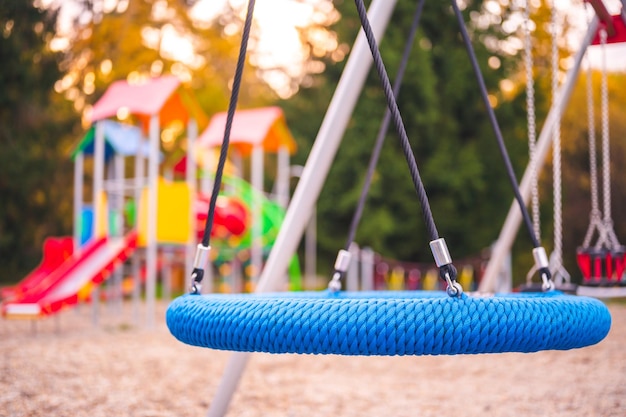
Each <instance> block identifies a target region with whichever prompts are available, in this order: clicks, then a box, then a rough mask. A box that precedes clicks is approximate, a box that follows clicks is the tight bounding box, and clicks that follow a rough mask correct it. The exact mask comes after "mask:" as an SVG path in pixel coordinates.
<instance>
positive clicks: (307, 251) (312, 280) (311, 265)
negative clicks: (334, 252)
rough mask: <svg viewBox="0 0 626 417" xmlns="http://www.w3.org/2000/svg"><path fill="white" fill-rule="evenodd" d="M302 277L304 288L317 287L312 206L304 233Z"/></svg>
mask: <svg viewBox="0 0 626 417" xmlns="http://www.w3.org/2000/svg"><path fill="white" fill-rule="evenodd" d="M304 279H305V282H306V289H307V290H312V289H317V210H316V209H315V207H313V210H312V213H311V218H310V219H309V222H308V223H307V226H306V234H305V235H304Z"/></svg>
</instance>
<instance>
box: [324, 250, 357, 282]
mask: <svg viewBox="0 0 626 417" xmlns="http://www.w3.org/2000/svg"><path fill="white" fill-rule="evenodd" d="M351 260H352V254H351V253H350V252H349V251H347V250H345V249H341V250H340V251H339V252H338V253H337V259H335V272H334V273H333V278H332V279H331V280H330V282H329V283H328V289H329V290H330V291H332V292H337V291H340V290H341V277H343V276H344V275H345V274H346V272H347V271H348V268H349V267H350V261H351Z"/></svg>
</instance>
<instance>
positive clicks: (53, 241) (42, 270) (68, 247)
mask: <svg viewBox="0 0 626 417" xmlns="http://www.w3.org/2000/svg"><path fill="white" fill-rule="evenodd" d="M73 253H74V240H73V239H72V238H71V237H49V238H47V239H46V240H44V242H43V257H42V260H41V263H40V264H39V265H38V266H37V267H36V268H35V269H33V271H32V272H31V273H30V274H28V275H27V276H26V277H25V278H24V279H23V280H21V281H20V282H18V283H17V284H16V285H14V286H11V287H5V288H0V298H2V300H4V301H8V300H13V299H16V298H17V299H19V298H21V297H22V296H23V295H24V294H25V293H26V292H28V291H29V290H30V289H31V288H33V287H35V286H36V285H37V284H39V282H41V281H42V280H43V279H44V278H46V277H47V276H48V275H50V274H51V273H52V272H53V271H54V270H55V269H57V268H58V267H59V266H61V265H62V264H63V262H65V260H66V259H68V258H69V257H70V256H72V254H73Z"/></svg>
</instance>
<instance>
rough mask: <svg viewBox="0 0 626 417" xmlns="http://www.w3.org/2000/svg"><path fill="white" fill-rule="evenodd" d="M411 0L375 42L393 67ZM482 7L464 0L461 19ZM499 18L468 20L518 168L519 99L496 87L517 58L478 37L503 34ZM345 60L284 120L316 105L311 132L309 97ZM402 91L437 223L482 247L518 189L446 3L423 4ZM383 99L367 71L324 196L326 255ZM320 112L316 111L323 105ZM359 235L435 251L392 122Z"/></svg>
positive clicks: (456, 238) (347, 17) (385, 248)
mask: <svg viewBox="0 0 626 417" xmlns="http://www.w3.org/2000/svg"><path fill="white" fill-rule="evenodd" d="M336 6H337V7H338V9H339V10H340V12H341V13H342V20H341V22H340V25H337V26H336V27H335V28H334V29H335V30H337V32H338V34H339V38H340V39H341V40H342V42H344V43H348V42H352V40H353V39H354V38H355V36H356V31H357V29H358V28H359V22H358V19H356V17H355V11H354V10H353V9H354V5H353V4H352V2H338V3H336ZM414 7H415V2H409V1H400V2H399V3H398V6H397V8H396V10H395V12H394V14H393V16H392V18H391V19H392V20H391V21H392V22H393V24H391V25H390V26H389V28H388V30H387V32H386V34H385V37H384V38H383V39H382V41H381V42H380V48H381V51H382V55H383V59H384V60H385V62H386V65H387V68H388V70H389V71H390V75H391V77H393V74H394V72H395V68H397V66H398V64H399V61H400V54H401V52H402V50H403V48H404V43H405V42H406V34H407V32H408V29H409V27H410V24H411V17H412V15H413V10H414ZM475 13H479V14H481V13H487V12H486V11H485V10H484V9H482V2H470V3H469V4H468V6H467V7H466V9H465V10H464V15H465V19H466V21H470V19H469V18H468V16H469V15H473V14H475ZM496 23H499V21H498V20H497V19H496V20H494V23H493V24H489V25H486V27H478V26H477V25H472V24H470V25H469V26H470V31H471V33H472V37H473V39H474V48H475V51H476V54H477V56H478V61H479V63H480V65H481V69H482V72H483V74H484V77H485V81H486V84H487V87H488V89H489V91H490V94H491V96H492V97H491V99H492V100H497V101H498V104H497V105H496V111H497V114H498V117H499V119H500V124H501V126H502V129H503V131H504V134H505V137H506V138H507V139H508V145H509V150H510V152H511V153H512V155H513V157H514V158H513V159H514V161H515V162H516V166H517V167H518V168H520V166H521V165H522V164H523V156H522V157H520V155H524V152H526V151H525V147H524V146H525V145H524V143H523V142H520V141H519V137H520V135H519V134H516V132H515V128H516V126H518V125H519V121H520V119H521V118H522V117H524V116H523V108H521V107H520V106H519V103H515V102H511V101H507V100H505V99H504V98H503V96H502V95H501V94H500V93H499V82H500V81H501V80H502V79H504V78H505V77H506V75H507V74H508V73H509V71H511V68H514V66H515V63H516V57H515V56H512V55H510V54H507V53H505V52H504V51H502V50H498V49H496V48H489V47H487V46H486V43H484V42H483V43H481V42H477V40H481V39H484V37H487V36H488V37H491V38H492V39H494V40H495V41H496V42H500V41H501V40H503V39H505V38H506V36H509V34H508V33H503V31H502V30H501V29H500V25H498V24H496ZM490 59H491V60H490ZM488 62H491V63H492V64H491V65H488ZM341 67H342V65H335V66H334V67H333V66H331V65H329V66H328V69H327V71H326V72H325V73H324V75H323V77H320V79H318V80H317V84H316V85H315V86H314V87H312V88H309V89H306V90H304V91H301V93H300V94H299V95H298V96H297V97H295V98H294V99H292V100H290V101H289V102H287V103H285V107H286V109H287V111H288V116H289V120H303V119H304V117H303V116H304V114H305V113H309V120H308V121H307V123H306V124H305V125H299V124H298V125H296V126H295V127H294V130H295V131H296V133H297V134H298V136H299V137H300V138H307V139H310V138H313V137H314V135H315V130H314V129H316V128H317V126H318V125H317V124H315V123H314V122H313V120H311V119H312V117H311V116H312V115H311V114H310V113H312V112H313V111H315V110H314V109H313V106H312V105H311V103H312V102H313V103H317V102H318V101H321V100H322V99H323V100H327V99H328V98H329V97H330V94H331V90H332V89H333V88H334V85H335V83H336V81H337V79H338V74H339V72H340V70H341ZM392 81H393V80H392ZM398 100H399V108H400V110H401V112H402V113H403V115H404V121H405V125H406V128H407V132H408V135H409V138H410V140H411V142H412V146H413V151H414V153H415V155H416V159H417V162H418V165H419V167H420V170H421V173H422V179H423V181H424V183H425V186H426V190H427V193H428V195H429V198H430V201H431V207H432V211H433V213H434V216H435V220H436V222H437V224H438V228H439V233H440V235H441V236H444V237H445V238H446V240H447V241H448V244H449V246H450V248H451V250H452V252H453V256H456V257H463V256H467V255H473V254H476V253H478V252H480V251H481V250H483V249H484V248H486V247H488V246H489V245H490V244H491V243H492V242H493V240H494V239H495V238H496V237H497V231H498V228H499V225H500V224H501V221H502V220H503V218H504V215H505V213H506V209H507V208H508V205H509V204H510V199H511V196H512V193H511V190H510V187H509V185H508V183H507V182H506V177H505V174H504V170H503V164H502V162H501V159H500V156H499V154H498V151H497V147H496V144H495V139H494V134H493V132H492V130H491V127H490V125H489V123H488V119H487V116H486V111H485V107H484V104H483V102H482V100H481V96H480V92H479V89H478V84H477V82H476V81H475V77H474V74H473V72H472V68H471V66H470V63H469V60H468V56H467V52H466V51H465V49H464V47H463V44H462V42H461V39H460V35H459V28H458V26H457V23H456V20H455V18H454V15H453V13H452V11H451V9H450V8H449V7H447V6H446V5H439V4H438V5H435V4H426V6H425V8H424V13H423V17H422V21H421V27H420V31H419V35H418V39H417V41H416V42H415V45H414V46H413V49H412V57H411V60H410V62H409V65H408V69H407V76H406V77H405V81H404V83H403V86H402V89H401V93H400V95H399V98H398ZM384 111H385V101H384V97H383V94H382V90H381V88H380V87H379V80H378V77H377V76H376V75H375V74H374V73H371V74H370V76H369V78H368V80H367V84H366V86H365V88H364V90H363V92H362V94H361V99H360V101H359V104H358V105H357V108H356V110H355V113H354V115H353V118H352V120H351V123H350V126H349V128H348V131H347V132H346V134H345V137H344V139H343V142H342V145H341V147H340V149H339V153H338V155H337V158H336V160H335V164H334V165H333V168H332V170H331V172H330V176H329V178H328V181H327V183H326V186H325V188H324V191H323V193H322V195H321V197H320V201H319V207H318V210H319V211H318V215H319V227H320V249H321V250H322V251H323V254H324V255H326V258H325V260H326V261H327V262H329V259H332V256H333V254H334V253H335V252H336V251H337V249H339V248H340V247H341V245H342V244H343V243H342V242H343V239H344V238H345V236H346V231H347V227H348V225H349V223H350V219H351V217H352V214H353V212H354V209H355V204H356V201H357V199H358V195H359V190H360V186H361V183H362V178H363V177H364V172H365V168H366V166H367V162H368V160H369V156H370V153H371V149H372V147H373V141H374V136H375V135H376V132H377V131H378V128H379V125H380V122H381V120H382V117H383V114H384ZM315 115H316V119H315V120H317V121H319V120H320V119H321V115H322V112H320V111H319V110H318V111H317V112H316V113H315ZM322 230H323V231H324V232H322ZM357 241H358V242H359V243H360V244H362V245H370V246H372V247H374V249H376V250H377V251H379V252H381V253H383V254H384V255H386V256H390V257H395V258H398V259H405V260H424V261H428V260H430V259H431V255H430V253H429V249H428V237H427V235H426V233H425V229H424V225H423V221H422V215H421V208H420V206H419V203H418V200H417V197H416V195H415V191H414V187H413V184H412V182H411V180H410V176H409V174H408V169H407V167H406V163H405V159H404V156H403V154H402V152H401V150H400V147H399V146H398V139H397V135H396V134H395V132H392V131H390V132H389V134H388V137H387V141H386V144H385V147H384V149H383V153H382V155H381V159H380V162H379V166H378V169H377V171H376V174H375V176H374V180H373V183H372V188H371V191H370V194H369V197H368V201H367V207H366V209H365V212H364V216H363V221H362V224H361V226H360V228H359V231H358V233H357ZM329 264H330V262H329Z"/></svg>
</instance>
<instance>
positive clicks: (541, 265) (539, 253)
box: [452, 0, 553, 290]
mask: <svg viewBox="0 0 626 417" xmlns="http://www.w3.org/2000/svg"><path fill="white" fill-rule="evenodd" d="M452 9H453V10H454V14H455V15H456V19H457V21H458V23H459V28H460V30H461V36H462V37H463V43H464V44H465V49H466V50H467V54H468V56H469V58H470V61H471V63H472V68H473V70H474V74H475V75H476V80H477V81H478V86H479V88H480V94H481V96H482V99H483V102H484V104H485V108H486V109H487V115H488V117H489V122H490V123H491V127H492V129H493V132H494V134H495V136H496V141H497V143H498V149H499V150H500V155H501V157H502V160H503V162H504V165H505V168H506V172H507V176H508V178H509V182H510V183H511V188H512V189H513V193H514V194H515V200H516V201H517V204H518V206H519V209H520V211H521V213H522V218H523V219H524V225H525V226H526V230H527V231H528V234H529V235H530V239H531V242H532V244H533V247H534V250H533V255H534V256H535V262H536V264H537V270H538V271H539V274H540V276H541V278H542V280H543V283H544V290H548V289H552V288H553V284H552V280H551V273H550V269H549V264H548V259H547V256H546V255H545V250H544V249H543V247H542V246H541V243H540V242H539V238H538V237H537V236H536V235H535V231H534V227H533V224H532V221H531V219H530V215H529V214H528V209H527V208H526V204H524V199H523V197H522V194H521V192H520V189H519V184H518V182H517V178H516V177H515V171H514V170H513V165H512V164H511V159H510V158H509V153H508V152H507V149H506V145H505V144H504V139H503V137H502V131H501V130H500V126H499V124H498V120H497V119H496V114H495V112H494V110H493V108H492V107H491V103H490V102H489V94H488V92H487V86H486V85H485V80H484V78H483V75H482V72H481V71H480V67H479V65H478V60H477V59H476V53H475V52H474V47H473V46H472V41H471V39H470V37H469V34H468V33H467V28H466V26H465V20H464V19H463V15H462V13H461V10H460V9H459V5H458V4H457V0H452Z"/></svg>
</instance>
